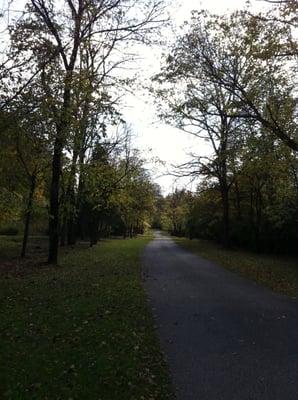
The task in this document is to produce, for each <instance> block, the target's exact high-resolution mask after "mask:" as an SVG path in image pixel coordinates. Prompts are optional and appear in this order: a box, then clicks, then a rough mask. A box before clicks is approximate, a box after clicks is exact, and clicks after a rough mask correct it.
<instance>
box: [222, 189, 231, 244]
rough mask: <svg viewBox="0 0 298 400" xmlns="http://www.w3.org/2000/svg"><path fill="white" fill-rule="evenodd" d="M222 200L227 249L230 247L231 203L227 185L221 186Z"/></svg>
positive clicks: (223, 237) (224, 235) (224, 237)
mask: <svg viewBox="0 0 298 400" xmlns="http://www.w3.org/2000/svg"><path fill="white" fill-rule="evenodd" d="M221 200H222V211H223V232H222V235H223V236H222V244H223V245H224V247H225V248H228V247H229V246H230V203H229V189H228V186H227V185H226V184H225V183H224V184H222V185H221Z"/></svg>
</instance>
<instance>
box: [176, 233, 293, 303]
mask: <svg viewBox="0 0 298 400" xmlns="http://www.w3.org/2000/svg"><path fill="white" fill-rule="evenodd" d="M174 240H175V241H176V242H177V243H178V244H179V245H180V246H182V247H184V248H186V249H187V250H190V251H193V252H195V253H197V254H199V255H201V256H202V257H204V258H206V259H209V260H211V261H214V262H216V263H218V264H220V265H222V266H223V267H225V268H227V269H229V270H231V271H233V272H236V273H239V274H240V275H242V276H244V277H246V278H249V279H252V280H253V281H255V282H257V283H259V284H261V285H263V286H267V287H269V288H271V289H272V290H274V291H276V292H279V293H284V294H287V295H289V296H291V297H298V259H297V257H296V258H294V257H281V256H279V257H277V256H272V255H260V254H256V253H251V252H248V251H243V250H225V249H223V248H222V247H221V246H219V245H217V244H215V243H213V242H210V241H206V240H197V239H194V240H189V239H186V238H175V239H174Z"/></svg>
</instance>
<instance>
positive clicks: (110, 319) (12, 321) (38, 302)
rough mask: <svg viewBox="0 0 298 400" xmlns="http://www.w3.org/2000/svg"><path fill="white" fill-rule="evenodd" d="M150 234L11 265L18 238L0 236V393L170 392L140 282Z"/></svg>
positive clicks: (98, 396)
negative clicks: (51, 262)
mask: <svg viewBox="0 0 298 400" xmlns="http://www.w3.org/2000/svg"><path fill="white" fill-rule="evenodd" d="M40 240H41V241H42V239H40ZM150 240H151V237H150V236H144V237H140V238H137V239H131V240H110V241H105V242H102V243H100V244H99V245H98V246H96V247H94V248H92V249H90V248H88V247H87V246H85V247H84V246H81V247H79V248H76V249H74V250H71V251H70V250H64V254H62V256H61V261H60V265H59V267H49V266H45V265H41V266H36V265H35V267H31V268H30V265H29V264H28V263H27V265H26V266H25V268H24V267H18V268H12V267H11V266H10V264H9V263H8V265H7V262H6V261H7V260H9V259H11V256H12V255H13V254H15V251H16V249H18V248H19V246H20V241H19V239H18V238H14V239H13V238H1V239H0V255H1V256H2V260H3V259H4V260H5V262H4V263H2V266H3V265H4V268H3V269H2V273H0V299H1V310H0V311H1V319H0V332H1V342H0V356H1V363H0V377H1V381H0V398H1V399H3V398H4V399H13V400H26V399H28V400H29V399H30V400H32V399H41V400H46V399H49V400H53V399H61V400H62V399H63V400H64V399H66V400H70V399H73V400H74V399H80V400H83V399H90V400H114V399H117V400H126V399H127V400H133V399H138V400H141V399H143V400H153V399H155V400H162V399H170V398H172V395H171V389H170V385H169V378H168V373H167V368H166V365H165V363H164V361H163V357H162V355H161V352H160V348H159V344H158V340H157V338H156V334H155V331H154V328H153V320H152V317H151V314H150V312H149V311H148V307H147V302H146V296H145V293H144V290H143V287H142V278H141V265H140V255H141V252H142V250H143V248H144V246H145V245H146V244H147V243H148V242H149V241H150ZM38 243H39V244H37V245H36V246H35V247H36V250H38V251H40V248H41V246H40V242H38ZM33 249H34V246H33ZM31 254H32V251H31ZM33 254H34V252H33ZM33 264H34V263H33ZM26 268H28V270H27V271H26V270H25V269H26Z"/></svg>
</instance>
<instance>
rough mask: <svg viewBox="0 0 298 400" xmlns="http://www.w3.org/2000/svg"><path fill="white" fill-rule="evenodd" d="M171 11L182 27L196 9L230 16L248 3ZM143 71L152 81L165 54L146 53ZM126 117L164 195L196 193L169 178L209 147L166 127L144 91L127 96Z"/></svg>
mask: <svg viewBox="0 0 298 400" xmlns="http://www.w3.org/2000/svg"><path fill="white" fill-rule="evenodd" d="M173 3H175V4H176V6H175V7H172V8H171V10H170V13H171V16H172V18H173V22H174V24H175V25H176V26H177V27H179V26H180V25H181V24H182V23H183V22H184V21H186V20H188V19H189V17H190V14H191V11H192V10H194V9H198V10H199V9H202V8H204V9H207V10H209V11H211V12H213V13H227V12H229V11H232V10H235V9H241V8H242V9H243V8H244V7H245V4H246V0H202V1H192V0H180V2H175V1H174V2H173ZM252 6H253V8H254V9H255V10H259V9H260V8H261V7H264V4H262V2H261V1H257V0H254V1H252ZM142 57H143V60H142V62H141V65H142V68H141V71H140V73H141V74H142V75H143V76H146V77H147V78H148V79H149V77H150V76H152V75H154V73H156V72H158V71H159V66H160V65H161V51H158V50H156V49H153V50H152V49H151V50H150V49H148V48H147V49H143V51H142ZM123 112H124V116H125V118H126V120H127V121H128V123H129V124H130V125H131V127H132V130H133V131H134V133H135V135H136V138H135V142H134V144H135V147H137V148H139V149H140V150H141V154H142V155H143V156H144V158H146V159H148V162H147V164H146V167H147V168H148V170H149V171H150V172H151V174H152V177H153V179H154V181H155V182H157V183H158V184H159V185H160V186H161V189H162V191H163V193H164V194H167V193H169V192H171V191H173V190H174V189H175V188H176V187H178V188H181V187H184V186H186V187H187V189H189V190H195V188H196V185H197V182H192V183H190V182H189V180H188V179H187V178H183V179H179V180H177V178H175V177H173V176H171V175H168V173H169V172H170V171H171V170H172V169H173V168H172V167H171V166H172V165H177V164H181V163H183V162H185V161H187V159H188V156H187V154H188V153H189V152H190V151H192V152H195V153H196V154H200V155H206V154H207V153H208V152H210V147H209V145H208V144H207V143H206V142H204V141H202V140H199V139H197V138H194V137H192V136H190V135H188V134H186V133H185V132H183V131H180V130H179V129H176V128H174V127H172V126H169V125H165V124H164V123H162V122H161V121H160V120H159V118H158V115H157V110H156V107H155V105H154V100H153V99H152V98H150V96H149V94H144V92H143V91H136V92H135V93H134V94H129V95H127V96H125V107H124V109H123ZM156 159H159V160H161V161H162V162H163V163H155V162H152V160H156Z"/></svg>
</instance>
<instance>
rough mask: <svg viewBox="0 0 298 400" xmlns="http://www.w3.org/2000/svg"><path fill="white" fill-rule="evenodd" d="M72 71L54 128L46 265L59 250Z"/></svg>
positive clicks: (50, 262) (53, 261)
mask: <svg viewBox="0 0 298 400" xmlns="http://www.w3.org/2000/svg"><path fill="white" fill-rule="evenodd" d="M71 80H72V70H69V71H68V72H67V76H66V78H65V87H64V96H63V107H62V111H61V117H60V121H59V124H57V128H56V139H55V143H54V154H53V161H52V181H51V190H50V220H49V255H48V263H49V264H57V262H58V248H59V189H60V176H61V172H62V156H63V145H64V141H65V136H66V135H65V134H66V130H67V126H68V121H69V108H70V101H71V90H70V86H71Z"/></svg>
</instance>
